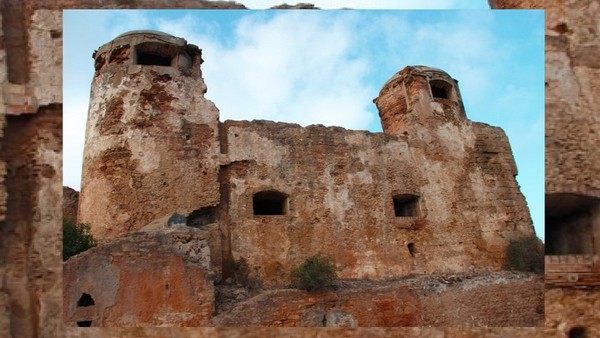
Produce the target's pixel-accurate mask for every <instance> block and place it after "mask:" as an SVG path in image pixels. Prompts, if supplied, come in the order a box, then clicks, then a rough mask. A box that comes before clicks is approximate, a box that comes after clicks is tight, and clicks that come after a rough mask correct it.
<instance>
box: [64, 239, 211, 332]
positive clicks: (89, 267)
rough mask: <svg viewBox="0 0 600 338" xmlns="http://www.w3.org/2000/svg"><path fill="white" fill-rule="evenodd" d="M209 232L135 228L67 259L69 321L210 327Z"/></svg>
mask: <svg viewBox="0 0 600 338" xmlns="http://www.w3.org/2000/svg"><path fill="white" fill-rule="evenodd" d="M209 236H210V235H209V233H208V232H207V231H203V230H198V229H194V228H189V227H175V228H171V229H164V230H160V231H151V232H136V233H131V234H129V235H126V236H124V237H120V238H117V239H114V240H113V241H111V242H109V243H107V244H105V245H101V246H98V247H96V248H92V249H90V250H88V251H86V252H84V253H82V254H80V255H77V256H74V257H72V258H70V259H69V260H68V261H67V262H65V264H64V271H63V273H64V283H63V284H64V297H63V302H64V303H63V318H64V320H65V323H66V325H67V326H72V327H75V326H80V327H81V326H123V327H124V326H206V325H208V324H209V323H210V320H211V318H212V314H213V312H214V297H215V295H214V288H213V278H214V273H213V271H212V269H211V264H210V249H209V244H208V241H209Z"/></svg>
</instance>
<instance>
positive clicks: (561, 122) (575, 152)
mask: <svg viewBox="0 0 600 338" xmlns="http://www.w3.org/2000/svg"><path fill="white" fill-rule="evenodd" d="M490 4H491V5H492V7H495V8H509V7H513V6H514V7H516V8H529V7H530V6H532V7H536V8H537V7H539V6H540V5H545V8H546V240H547V244H546V245H547V247H548V248H549V249H550V251H547V253H550V254H554V255H559V254H594V253H595V254H599V253H600V252H598V251H597V250H598V249H597V248H598V247H599V245H598V244H600V239H599V238H600V236H598V234H600V207H599V206H600V203H599V202H600V200H599V198H600V178H599V177H598V172H599V171H600V153H599V148H598V144H599V142H600V133H599V131H600V119H599V117H598V114H597V110H598V109H597V107H598V106H599V105H600V99H599V98H598V88H599V86H600V80H599V79H600V63H599V62H598V58H597V57H595V56H597V55H598V53H599V51H600V35H599V34H598V30H599V29H600V28H599V27H598V17H599V16H600V3H599V2H598V1H595V0H584V1H579V0H557V1H501V0H498V1H493V0H490ZM594 248H596V249H594ZM565 268H568V267H565ZM567 271H568V270H567ZM599 303H600V292H598V290H597V289H596V288H592V289H587V290H586V289H583V290H581V289H568V288H566V289H561V288H550V287H549V288H548V289H547V290H546V326H548V327H551V328H557V329H558V330H559V333H558V334H560V335H567V336H569V335H570V334H571V333H572V335H571V336H572V337H575V336H578V335H576V333H577V332H576V331H573V332H572V331H571V330H578V327H580V328H582V330H585V331H586V336H587V337H596V336H598V335H600V315H599V313H598V311H597V310H594V308H595V309H597V308H598V306H599Z"/></svg>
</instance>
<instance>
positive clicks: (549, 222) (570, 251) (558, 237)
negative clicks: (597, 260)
mask: <svg viewBox="0 0 600 338" xmlns="http://www.w3.org/2000/svg"><path fill="white" fill-rule="evenodd" d="M599 206H600V200H599V199H597V198H594V197H591V196H586V195H581V194H574V193H554V194H546V208H545V209H546V215H545V219H546V220H545V223H546V243H545V244H546V245H545V249H546V254H547V255H586V254H594V253H596V251H597V249H596V248H594V236H593V232H594V213H596V212H597V211H598V210H599Z"/></svg>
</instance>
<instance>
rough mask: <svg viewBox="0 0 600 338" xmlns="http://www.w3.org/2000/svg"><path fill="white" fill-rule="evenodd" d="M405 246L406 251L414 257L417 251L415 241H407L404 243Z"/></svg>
mask: <svg viewBox="0 0 600 338" xmlns="http://www.w3.org/2000/svg"><path fill="white" fill-rule="evenodd" d="M406 247H407V248H408V252H409V253H410V255H411V256H412V257H415V254H416V253H417V249H416V248H415V243H408V244H407V245H406Z"/></svg>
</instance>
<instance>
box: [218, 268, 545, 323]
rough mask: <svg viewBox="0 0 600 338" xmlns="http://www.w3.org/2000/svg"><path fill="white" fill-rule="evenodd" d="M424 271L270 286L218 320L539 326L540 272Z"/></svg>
mask: <svg viewBox="0 0 600 338" xmlns="http://www.w3.org/2000/svg"><path fill="white" fill-rule="evenodd" d="M453 277H454V278H444V277H443V276H423V277H414V278H408V279H404V280H402V281H395V282H372V281H370V282H369V281H339V282H338V283H337V287H336V288H335V290H327V291H323V292H318V293H308V292H305V291H299V290H272V291H266V292H264V293H262V294H260V295H258V296H256V297H253V298H249V299H247V300H245V301H242V302H240V303H238V304H236V305H235V306H234V307H233V308H232V309H229V310H228V311H226V312H224V313H221V314H218V315H217V316H216V317H214V319H213V324H214V325H216V326H301V327H356V326H358V327H366V326H367V327H368V326H382V327H388V326H438V327H441V326H446V327H451V326H474V325H479V326H541V325H542V322H543V319H544V311H543V307H544V296H543V290H542V288H541V285H542V278H541V276H539V275H527V274H515V273H511V272H497V273H493V274H482V275H479V276H469V275H466V274H465V275H461V277H458V276H453Z"/></svg>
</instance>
